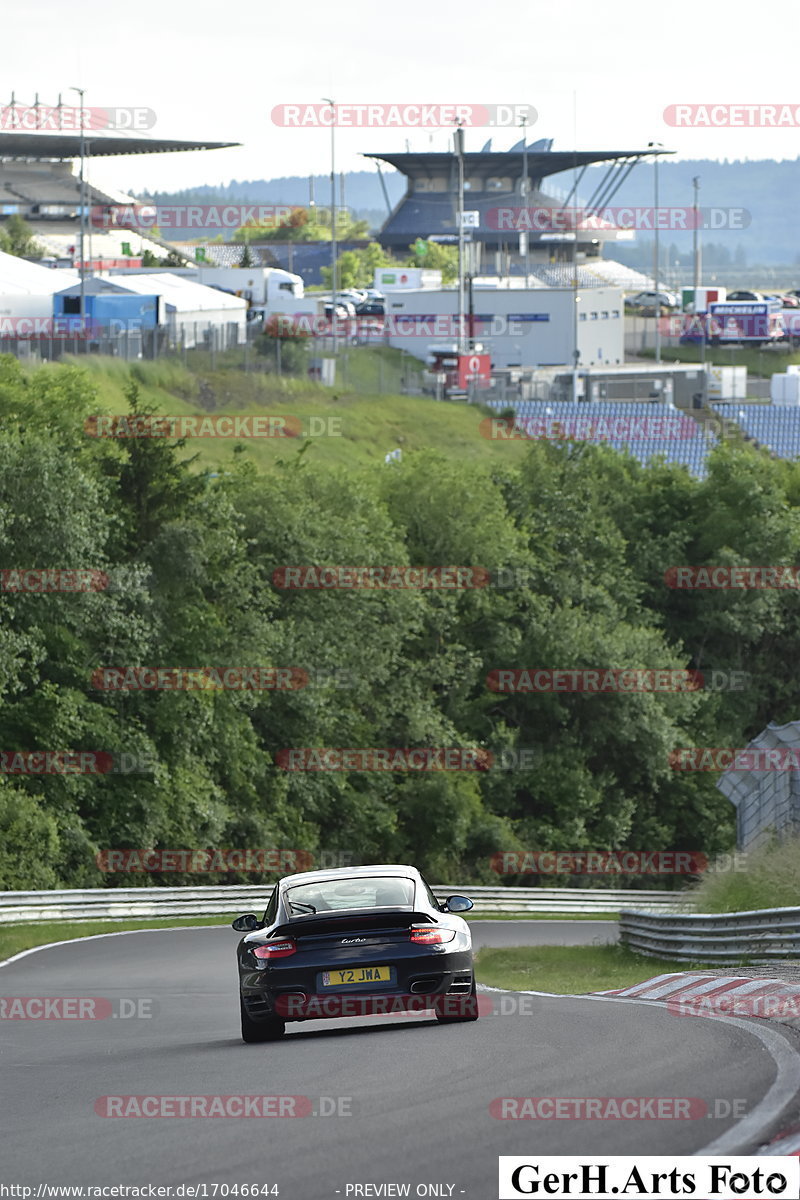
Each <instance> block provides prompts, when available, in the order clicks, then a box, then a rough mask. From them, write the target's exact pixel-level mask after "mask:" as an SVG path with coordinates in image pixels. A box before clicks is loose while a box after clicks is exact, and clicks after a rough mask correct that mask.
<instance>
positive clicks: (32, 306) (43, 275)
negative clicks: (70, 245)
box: [0, 251, 79, 334]
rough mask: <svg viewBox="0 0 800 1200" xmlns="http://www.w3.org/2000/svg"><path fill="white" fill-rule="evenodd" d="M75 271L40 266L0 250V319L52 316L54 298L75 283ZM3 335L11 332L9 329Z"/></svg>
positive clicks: (13, 319)
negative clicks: (57, 293)
mask: <svg viewBox="0 0 800 1200" xmlns="http://www.w3.org/2000/svg"><path fill="white" fill-rule="evenodd" d="M78 280H79V275H78V272H77V271H70V270H59V269H54V268H52V267H40V266H39V265H38V263H33V262H28V261H27V259H24V258H17V257H16V255H14V254H4V253H3V252H2V251H0V318H5V319H6V323H7V324H8V322H13V321H15V320H17V319H20V318H21V319H24V320H27V319H28V318H42V317H52V315H53V295H54V293H55V292H61V291H63V290H64V288H67V287H69V286H70V285H71V284H73V283H76V282H78ZM5 332H6V334H9V333H11V332H12V327H11V326H9V328H8V329H7V330H5Z"/></svg>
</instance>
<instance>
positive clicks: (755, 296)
mask: <svg viewBox="0 0 800 1200" xmlns="http://www.w3.org/2000/svg"><path fill="white" fill-rule="evenodd" d="M767 299H769V297H767V296H765V295H764V294H763V293H762V292H750V291H748V290H747V289H746V288H742V289H740V290H739V291H738V292H728V300H749V301H750V302H751V303H753V304H762V303H763V302H764V301H765V300H767Z"/></svg>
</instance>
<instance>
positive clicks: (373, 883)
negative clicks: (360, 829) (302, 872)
mask: <svg viewBox="0 0 800 1200" xmlns="http://www.w3.org/2000/svg"><path fill="white" fill-rule="evenodd" d="M284 899H285V902H286V906H287V908H288V910H289V912H290V913H291V914H292V916H299V915H302V914H303V913H319V912H336V911H337V910H338V909H345V908H346V909H354V908H402V907H405V906H411V905H412V904H413V903H414V880H413V879H405V878H402V877H397V876H387V875H367V876H364V877H361V878H359V879H328V880H321V881H319V882H315V883H300V884H297V885H296V886H295V887H290V888H287V889H286V892H285V897H284Z"/></svg>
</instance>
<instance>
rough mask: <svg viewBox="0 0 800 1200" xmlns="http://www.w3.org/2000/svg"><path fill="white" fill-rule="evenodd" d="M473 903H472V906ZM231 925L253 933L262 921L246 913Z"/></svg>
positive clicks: (237, 929)
mask: <svg viewBox="0 0 800 1200" xmlns="http://www.w3.org/2000/svg"><path fill="white" fill-rule="evenodd" d="M471 907H472V905H470V908H471ZM231 925H232V926H233V928H234V929H235V930H236V932H237V933H252V932H253V930H254V929H260V928H261V922H260V921H259V919H258V917H257V916H256V915H255V914H254V913H246V914H245V915H244V916H243V917H237V918H236V920H235V921H232V922H231Z"/></svg>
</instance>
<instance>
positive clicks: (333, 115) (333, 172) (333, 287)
mask: <svg viewBox="0 0 800 1200" xmlns="http://www.w3.org/2000/svg"><path fill="white" fill-rule="evenodd" d="M322 99H323V100H324V101H325V103H326V104H329V105H330V107H331V329H332V330H333V353H334V354H335V353H336V136H335V130H336V104H335V102H334V101H333V100H330V99H329V98H328V97H327V96H323V97H322Z"/></svg>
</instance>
